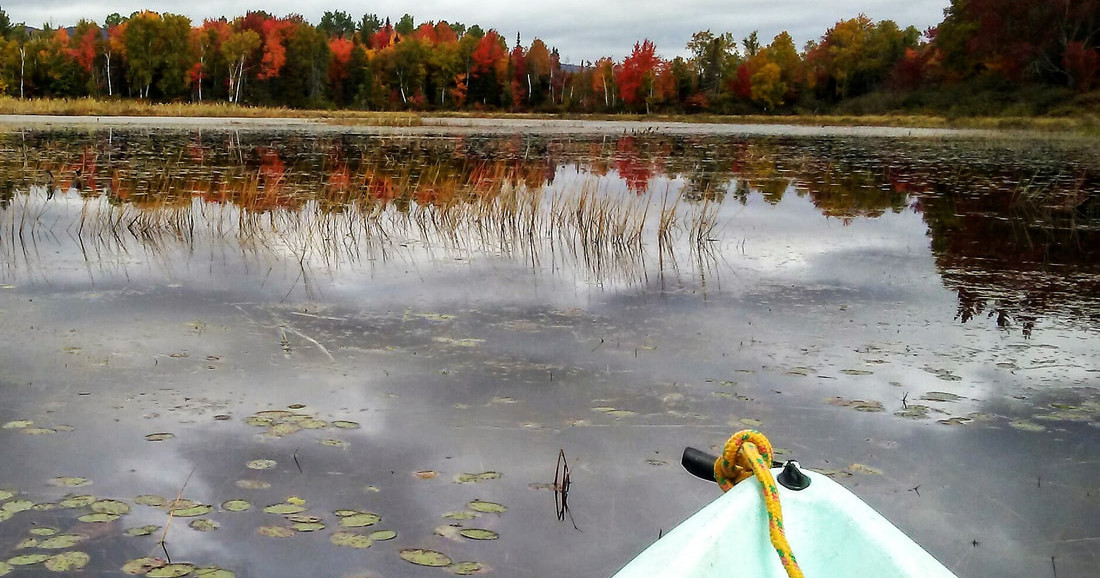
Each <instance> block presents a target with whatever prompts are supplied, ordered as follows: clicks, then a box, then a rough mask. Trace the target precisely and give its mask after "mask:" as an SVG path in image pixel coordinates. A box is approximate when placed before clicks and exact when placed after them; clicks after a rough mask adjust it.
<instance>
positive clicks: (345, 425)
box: [329, 419, 360, 429]
mask: <svg viewBox="0 0 1100 578" xmlns="http://www.w3.org/2000/svg"><path fill="white" fill-rule="evenodd" d="M329 425H331V426H332V427H338V428H340V429H359V427H360V426H359V423H358V422H354V421H348V420H345V419H338V420H336V421H334V422H331V423H330V424H329Z"/></svg>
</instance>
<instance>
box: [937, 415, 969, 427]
mask: <svg viewBox="0 0 1100 578" xmlns="http://www.w3.org/2000/svg"><path fill="white" fill-rule="evenodd" d="M972 421H974V420H973V419H971V418H969V417H958V416H956V417H949V418H947V419H940V420H936V423H940V424H943V425H966V424H968V423H970V422H972Z"/></svg>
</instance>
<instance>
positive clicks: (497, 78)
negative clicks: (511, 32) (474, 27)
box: [468, 30, 508, 106]
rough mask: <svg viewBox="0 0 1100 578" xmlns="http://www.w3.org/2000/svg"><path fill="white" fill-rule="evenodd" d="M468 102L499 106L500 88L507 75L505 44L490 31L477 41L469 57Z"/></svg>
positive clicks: (494, 32) (506, 47)
mask: <svg viewBox="0 0 1100 578" xmlns="http://www.w3.org/2000/svg"><path fill="white" fill-rule="evenodd" d="M470 60H471V66H470V76H469V79H468V83H469V93H468V100H470V101H472V102H477V103H480V104H481V105H482V106H499V105H500V93H501V90H500V87H501V81H503V80H504V79H505V78H506V77H507V74H508V46H507V42H506V41H505V40H504V38H502V37H501V36H500V34H497V32H496V30H490V31H488V32H486V33H485V35H484V36H482V37H481V38H479V39H478V40H477V45H476V46H475V47H474V51H473V52H472V53H471V55H470Z"/></svg>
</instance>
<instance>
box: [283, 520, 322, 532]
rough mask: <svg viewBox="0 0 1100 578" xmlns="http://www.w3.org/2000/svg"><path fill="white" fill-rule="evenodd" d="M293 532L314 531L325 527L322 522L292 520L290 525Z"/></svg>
mask: <svg viewBox="0 0 1100 578" xmlns="http://www.w3.org/2000/svg"><path fill="white" fill-rule="evenodd" d="M290 527H291V529H293V530H294V531H295V532H316V531H318V530H324V529H325V523H324V522H294V523H293V524H291V525H290Z"/></svg>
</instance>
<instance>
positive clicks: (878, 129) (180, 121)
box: [0, 114, 1042, 138]
mask: <svg viewBox="0 0 1100 578" xmlns="http://www.w3.org/2000/svg"><path fill="white" fill-rule="evenodd" d="M98 128H103V129H167V130H227V131H241V130H244V131H274V132H316V133H342V134H380V135H393V134H398V135H433V134H517V133H520V134H577V135H601V134H678V135H688V134H709V135H730V136H734V135H744V136H862V137H885V138H944V137H955V138H959V137H964V138H965V137H970V138H973V137H995V136H1002V137H1003V136H1005V135H1006V134H1009V133H1017V132H1024V133H1033V132H1034V131H1018V130H1004V129H1002V130H995V129H978V128H922V127H898V126H880V125H870V124H868V125H845V124H828V123H825V124H820V125H808V124H793V123H776V124H771V123H768V124H761V123H696V122H682V121H664V120H652V121H650V120H603V119H551V118H494V117H488V118H483V117H431V116H428V117H419V118H418V123H416V124H414V123H413V122H412V121H411V120H410V122H409V124H407V125H399V124H398V125H394V124H377V123H375V124H371V123H363V122H359V121H357V119H354V118H301V117H289V118H287V117H212V116H208V117H203V116H91V115H85V116H67V115H32V114H0V130H8V131H11V130H20V129H46V130H63V129H98ZM1035 134H1042V133H1035Z"/></svg>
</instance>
